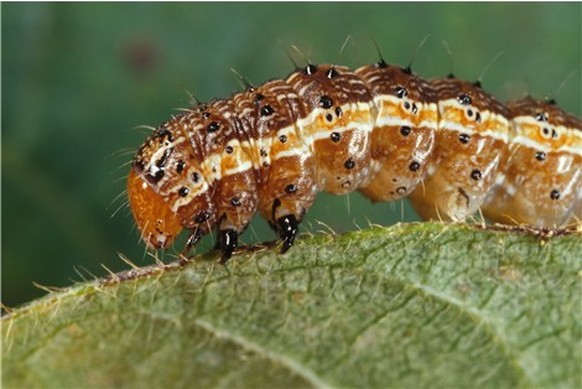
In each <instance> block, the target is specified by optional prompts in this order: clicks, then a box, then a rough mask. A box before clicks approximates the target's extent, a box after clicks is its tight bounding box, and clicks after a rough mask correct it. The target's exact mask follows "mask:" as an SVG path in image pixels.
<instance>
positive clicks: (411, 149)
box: [356, 62, 437, 202]
mask: <svg viewBox="0 0 582 389" xmlns="http://www.w3.org/2000/svg"><path fill="white" fill-rule="evenodd" d="M356 74H357V75H358V76H360V77H361V78H362V79H363V80H364V81H365V83H366V85H367V86H368V88H369V89H370V92H371V93H372V96H373V98H374V103H375V105H376V107H377V109H378V113H377V118H378V120H377V122H376V125H375V127H374V130H373V131H372V134H371V148H370V152H371V158H372V161H373V162H372V174H371V175H370V179H369V180H368V182H366V183H364V185H362V187H360V189H359V190H360V192H361V193H362V194H363V195H364V196H366V197H367V198H369V199H370V200H372V201H375V202H376V201H392V200H395V199H398V198H401V197H404V196H407V195H408V194H409V193H410V192H411V191H413V190H414V189H415V188H416V187H417V186H418V185H419V184H420V182H421V181H422V179H423V178H424V176H425V175H426V170H427V167H428V160H429V158H430V156H431V154H432V150H433V147H434V138H435V130H436V124H437V112H436V102H437V101H436V95H435V92H434V90H433V88H432V85H431V84H430V83H428V82H426V81H424V80H422V79H421V78H419V77H417V76H415V75H414V74H412V73H411V72H410V70H408V69H402V68H400V67H397V66H390V65H386V64H385V63H384V62H380V63H378V64H376V65H367V66H364V67H361V68H359V69H357V70H356ZM385 96H394V97H395V98H396V99H398V100H397V103H393V102H392V101H383V97H385ZM431 104H432V105H431ZM382 117H389V118H397V119H400V120H401V121H409V122H411V125H408V124H405V125H402V123H399V124H395V125H382V124H379V123H380V120H381V118H382ZM423 122H424V124H422V123H423ZM427 123H432V125H431V124H429V125H427Z"/></svg>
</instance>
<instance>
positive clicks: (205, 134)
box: [128, 62, 582, 259]
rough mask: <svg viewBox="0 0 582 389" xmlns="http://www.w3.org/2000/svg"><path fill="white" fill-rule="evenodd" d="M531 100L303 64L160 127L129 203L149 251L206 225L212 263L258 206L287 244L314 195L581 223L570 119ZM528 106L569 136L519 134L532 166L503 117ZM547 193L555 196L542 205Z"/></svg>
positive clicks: (455, 214) (579, 143)
mask: <svg viewBox="0 0 582 389" xmlns="http://www.w3.org/2000/svg"><path fill="white" fill-rule="evenodd" d="M435 102H436V103H437V104H435ZM536 104H538V103H534V102H532V101H524V102H519V103H514V104H511V111H508V110H507V108H506V107H505V106H504V105H502V104H501V103H499V102H497V100H495V98H493V97H492V96H490V95H488V94H486V93H485V92H483V91H482V90H481V88H480V87H479V86H477V85H473V84H470V83H467V82H464V81H460V80H455V79H443V80H437V81H434V82H433V83H428V82H426V81H423V80H422V79H420V78H418V77H416V76H414V75H413V74H411V73H410V72H409V70H408V69H400V68H398V67H394V66H387V65H385V64H384V63H383V62H380V63H379V64H377V65H370V66H364V67H362V68H360V69H358V70H357V71H356V72H352V71H350V70H349V69H348V68H345V67H341V66H332V65H319V66H314V65H308V66H307V67H306V68H305V69H298V70H296V71H295V72H293V73H292V74H291V75H290V76H289V77H288V78H287V79H286V80H274V81H270V82H268V83H266V84H264V85H262V86H260V87H257V88H252V87H251V88H248V89H247V90H246V91H244V92H241V93H238V94H235V95H234V96H231V97H230V98H229V99H223V100H214V101H211V102H210V103H208V104H199V105H197V106H196V107H194V108H192V109H191V110H188V111H186V112H184V113H182V114H180V115H178V116H175V117H172V118H171V119H170V120H168V121H167V122H165V123H163V124H162V125H161V126H160V127H159V128H158V129H156V130H155V131H154V132H153V133H152V134H151V135H150V137H149V138H148V139H147V140H146V141H145V142H144V144H143V145H142V146H141V147H140V149H139V150H138V152H137V154H136V156H135V158H134V161H133V166H132V170H131V172H130V174H129V177H128V196H129V202H130V205H131V208H132V211H133V214H134V217H135V220H136V223H137V225H138V228H139V230H140V233H141V235H142V238H143V239H144V240H145V241H146V242H147V244H148V245H149V246H150V247H153V248H162V247H166V246H168V245H169V244H171V242H172V241H173V239H174V238H175V236H176V235H178V234H179V233H180V231H181V230H182V229H183V228H185V229H188V230H189V231H190V237H189V239H188V243H187V245H186V248H185V250H184V252H183V253H184V254H185V255H186V254H187V252H188V251H189V249H190V248H191V247H192V246H194V245H195V244H196V242H197V241H198V240H199V239H200V237H202V236H203V235H204V234H207V233H209V232H210V231H212V230H214V229H218V231H219V234H218V247H219V248H220V249H221V250H222V253H223V258H224V259H227V258H228V257H230V255H231V254H232V252H233V250H234V249H235V248H236V246H237V241H238V236H239V234H241V233H242V232H243V231H244V230H245V229H246V227H247V225H248V223H249V221H250V220H251V219H252V217H253V216H254V214H255V213H256V211H257V210H258V211H259V212H260V213H261V214H262V215H263V216H264V217H265V218H266V219H267V221H268V222H269V224H270V225H271V226H272V227H273V228H274V229H275V230H276V231H277V232H278V234H279V236H280V238H281V241H282V251H283V252H284V251H285V250H287V249H288V248H289V247H291V246H292V245H293V242H294V240H295V237H296V235H297V231H298V225H299V223H300V222H301V220H302V219H303V217H304V215H305V213H306V212H307V210H308V209H309V208H310V207H311V206H312V204H313V203H314V201H315V198H316V195H317V193H318V192H319V191H321V190H326V191H328V192H331V193H336V194H341V193H348V192H351V191H353V190H356V189H360V190H361V191H362V193H363V194H364V195H365V196H367V197H369V198H370V199H371V200H373V201H386V200H392V199H396V198H399V197H402V196H406V195H407V194H408V193H410V192H411V191H413V192H412V194H411V199H412V202H413V205H414V207H415V208H416V209H417V210H418V212H419V213H420V215H421V216H423V217H424V218H441V219H450V220H464V219H465V218H466V217H468V216H469V215H470V214H472V213H473V212H475V211H476V210H477V209H478V208H479V207H480V206H481V205H482V203H483V201H484V199H485V197H486V196H487V195H488V194H489V195H490V196H489V202H488V203H487V205H486V207H485V209H486V211H487V213H488V214H489V215H490V217H491V218H492V219H494V220H503V221H507V222H511V223H516V222H524V223H528V224H533V225H540V226H546V227H547V226H548V225H550V226H552V225H557V224H561V223H562V222H564V221H565V220H567V219H568V218H571V220H575V221H577V222H578V223H579V221H580V219H581V218H582V188H581V187H582V182H581V181H582V178H581V175H582V172H581V165H582V161H581V157H580V154H581V151H580V150H582V136H579V133H580V132H581V131H580V128H582V126H581V125H580V120H579V119H577V118H574V117H572V116H569V115H567V114H565V113H564V112H563V111H560V110H559V109H557V108H555V107H549V106H548V107H547V106H545V105H544V106H543V107H542V106H540V105H539V104H538V105H536ZM437 107H438V109H437ZM540 108H543V109H544V112H545V113H547V116H548V117H549V122H550V123H551V124H552V125H553V126H565V127H567V128H568V131H570V132H567V131H565V130H560V131H559V132H560V136H558V137H556V139H550V140H548V139H542V138H543V137H542V138H540V136H538V135H535V134H537V132H536V131H534V132H531V131H530V134H529V135H528V136H529V137H531V139H533V140H535V141H540V139H541V140H543V142H546V144H549V145H550V146H551V147H554V149H552V151H551V152H549V153H548V155H547V156H545V157H544V161H543V162H540V161H537V162H536V161H533V160H534V158H537V156H538V153H537V152H535V151H534V150H532V149H531V147H529V146H528V147H524V146H523V144H520V143H519V142H517V141H516V142H512V143H511V144H509V146H507V142H508V137H509V130H510V126H509V124H508V121H507V118H508V115H509V112H511V117H512V118H513V120H514V122H515V121H516V120H517V121H519V120H521V119H519V118H520V117H524V116H523V115H526V117H527V115H537V113H539V112H538V111H539V109H540ZM554 110H557V111H554ZM520 115H521V116H520ZM403 127H406V128H404V129H403ZM514 127H515V128H517V126H516V123H514ZM530 127H532V126H530ZM534 127H535V126H534ZM515 128H514V131H513V132H516V131H517V130H515ZM535 128H537V127H535ZM542 128H543V127H540V128H539V129H538V130H539V131H541V130H542ZM556 128H558V127H556ZM539 131H538V132H539ZM571 131H578V132H571ZM562 132H563V133H562ZM532 134H534V135H532ZM573 134H576V135H577V136H573ZM514 135H515V134H514ZM534 138H535V139H534ZM538 138H539V139H538ZM550 141H551V142H550ZM528 142H529V141H528ZM528 142H525V143H528ZM548 142H550V143H548ZM568 142H570V143H571V144H570V143H568ZM522 143H523V142H522ZM566 146H567V147H566ZM548 147H549V146H548ZM560 147H562V149H559V148H560ZM563 147H566V149H567V150H564V149H563ZM532 164H533V167H532ZM425 176H426V177H425ZM504 177H505V181H504V180H503V178H504ZM494 185H498V186H499V189H498V190H497V191H496V192H494V193H493V192H492V188H493V187H494ZM508 185H510V186H508ZM511 185H512V186H511ZM507 188H510V189H511V190H512V191H516V190H519V191H520V192H519V193H517V194H513V195H512V194H511V193H508V189H507ZM512 188H518V189H512ZM556 188H557V189H558V190H559V194H560V195H559V196H558V198H555V199H551V200H552V201H549V200H548V198H549V196H548V194H549V193H550V192H551V191H553V190H554V189H556ZM504 191H505V192H504ZM491 193H493V194H491ZM544 196H546V197H547V198H546V197H544ZM554 197H555V196H554ZM512 212H513V213H512Z"/></svg>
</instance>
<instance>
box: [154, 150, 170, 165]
mask: <svg viewBox="0 0 582 389" xmlns="http://www.w3.org/2000/svg"><path fill="white" fill-rule="evenodd" d="M172 151H174V149H166V150H165V151H164V154H163V155H162V157H161V158H160V159H158V160H157V161H156V166H157V167H158V168H160V169H161V168H163V167H164V166H166V163H168V158H170V154H172Z"/></svg>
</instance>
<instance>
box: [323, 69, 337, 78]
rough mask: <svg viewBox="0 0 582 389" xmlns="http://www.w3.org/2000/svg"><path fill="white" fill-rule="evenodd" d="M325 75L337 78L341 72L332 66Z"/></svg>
mask: <svg viewBox="0 0 582 389" xmlns="http://www.w3.org/2000/svg"><path fill="white" fill-rule="evenodd" d="M325 75H326V76H327V78H335V77H337V76H338V75H339V73H338V72H337V70H335V68H330V69H329V70H328V71H327V73H325Z"/></svg>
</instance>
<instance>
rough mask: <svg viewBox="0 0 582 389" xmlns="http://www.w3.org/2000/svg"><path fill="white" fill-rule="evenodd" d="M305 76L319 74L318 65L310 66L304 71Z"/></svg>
mask: <svg viewBox="0 0 582 389" xmlns="http://www.w3.org/2000/svg"><path fill="white" fill-rule="evenodd" d="M304 72H305V74H308V75H311V74H314V73H315V72H317V65H313V64H308V65H307V66H306V67H305V70H304Z"/></svg>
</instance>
